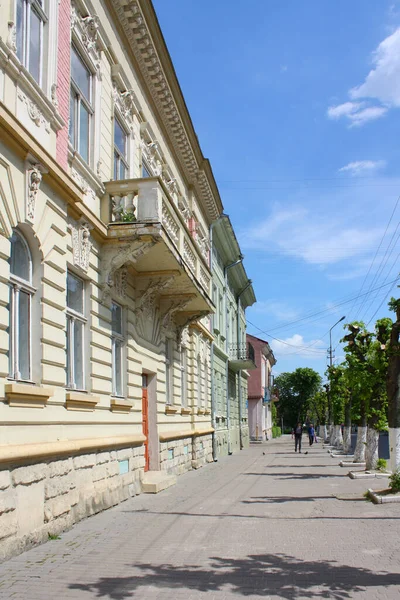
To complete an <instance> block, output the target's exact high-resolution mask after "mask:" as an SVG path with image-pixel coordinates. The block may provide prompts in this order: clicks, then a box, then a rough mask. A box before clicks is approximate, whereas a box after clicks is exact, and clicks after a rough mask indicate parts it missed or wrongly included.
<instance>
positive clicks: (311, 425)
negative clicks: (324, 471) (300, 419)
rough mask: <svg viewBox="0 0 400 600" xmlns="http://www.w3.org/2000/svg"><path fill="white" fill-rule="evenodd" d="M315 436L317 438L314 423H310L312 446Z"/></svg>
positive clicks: (309, 431)
mask: <svg viewBox="0 0 400 600" xmlns="http://www.w3.org/2000/svg"><path fill="white" fill-rule="evenodd" d="M314 438H315V429H314V425H313V424H312V423H310V427H309V428H308V440H309V442H310V446H312V445H313V443H314Z"/></svg>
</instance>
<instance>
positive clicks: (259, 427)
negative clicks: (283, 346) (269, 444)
mask: <svg viewBox="0 0 400 600" xmlns="http://www.w3.org/2000/svg"><path fill="white" fill-rule="evenodd" d="M246 339H247V342H250V344H252V346H253V347H254V353H255V363H256V365H257V368H256V369H253V370H252V371H249V375H250V376H249V381H248V411H249V432H250V440H253V441H265V440H266V439H270V438H271V437H272V414H271V402H272V374H271V372H272V367H273V366H274V365H275V364H276V359H275V356H274V353H273V352H272V350H271V348H270V346H269V344H268V342H267V341H265V340H262V339H260V338H258V337H255V336H253V335H249V334H247V336H246Z"/></svg>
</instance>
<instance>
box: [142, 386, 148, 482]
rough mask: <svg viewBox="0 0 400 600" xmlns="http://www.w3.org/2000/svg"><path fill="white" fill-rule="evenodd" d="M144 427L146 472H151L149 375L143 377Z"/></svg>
mask: <svg viewBox="0 0 400 600" xmlns="http://www.w3.org/2000/svg"><path fill="white" fill-rule="evenodd" d="M142 427H143V435H145V436H146V441H145V442H144V460H145V463H144V470H145V471H148V470H149V464H150V456H149V402H148V397H147V375H144V374H143V375H142Z"/></svg>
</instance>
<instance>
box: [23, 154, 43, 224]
mask: <svg viewBox="0 0 400 600" xmlns="http://www.w3.org/2000/svg"><path fill="white" fill-rule="evenodd" d="M42 171H43V168H42V166H41V165H40V164H29V163H28V166H27V171H26V183H27V190H26V220H27V221H29V222H30V223H34V221H35V209H36V200H37V195H38V192H39V187H40V184H41V183H42V177H43V174H42Z"/></svg>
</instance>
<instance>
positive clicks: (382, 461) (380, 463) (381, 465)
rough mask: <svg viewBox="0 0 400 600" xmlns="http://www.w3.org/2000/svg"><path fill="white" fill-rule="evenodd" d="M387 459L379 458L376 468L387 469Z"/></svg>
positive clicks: (379, 469)
mask: <svg viewBox="0 0 400 600" xmlns="http://www.w3.org/2000/svg"><path fill="white" fill-rule="evenodd" d="M386 467H387V461H386V460H385V459H384V458H378V460H377V463H376V468H377V470H378V471H386Z"/></svg>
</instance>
